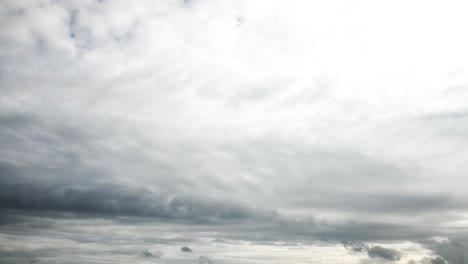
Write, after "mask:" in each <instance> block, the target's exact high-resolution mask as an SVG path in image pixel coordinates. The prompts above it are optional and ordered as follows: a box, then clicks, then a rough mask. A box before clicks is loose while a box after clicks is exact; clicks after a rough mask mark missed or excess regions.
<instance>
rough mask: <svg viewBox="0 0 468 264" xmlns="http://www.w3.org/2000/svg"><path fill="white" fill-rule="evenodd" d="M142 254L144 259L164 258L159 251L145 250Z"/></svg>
mask: <svg viewBox="0 0 468 264" xmlns="http://www.w3.org/2000/svg"><path fill="white" fill-rule="evenodd" d="M141 254H142V255H143V256H144V257H147V258H161V257H162V256H163V253H162V252H161V251H159V250H151V251H150V250H149V249H145V250H143V251H142V252H141Z"/></svg>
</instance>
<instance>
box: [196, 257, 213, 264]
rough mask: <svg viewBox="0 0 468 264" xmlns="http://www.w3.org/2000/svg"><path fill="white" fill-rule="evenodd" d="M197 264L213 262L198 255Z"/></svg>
mask: <svg viewBox="0 0 468 264" xmlns="http://www.w3.org/2000/svg"><path fill="white" fill-rule="evenodd" d="M198 264H213V262H212V261H211V259H209V258H208V257H205V256H200V257H199V258H198Z"/></svg>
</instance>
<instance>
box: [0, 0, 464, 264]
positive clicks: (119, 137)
mask: <svg viewBox="0 0 468 264" xmlns="http://www.w3.org/2000/svg"><path fill="white" fill-rule="evenodd" d="M465 9H466V8H465V7H464V4H462V3H461V1H460V2H456V1H455V2H451V3H449V4H444V5H440V4H437V3H435V2H434V3H429V2H428V1H421V2H415V3H413V4H408V3H406V2H405V1H392V2H388V3H385V4H375V3H373V2H370V1H348V0H343V1H342V2H340V4H335V3H333V4H330V3H325V2H319V1H313V2H310V1H297V2H294V4H285V2H284V1H278V0H271V1H270V0H269V1H262V0H260V1H244V0H240V1H221V2H215V1H205V0H197V1H179V0H170V1H165V0H156V1H142V2H138V3H134V2H129V1H123V0H116V1H94V0H84V1H69V0H60V1H48V0H47V1H44V0H30V1H13V0H5V1H0V10H2V11H1V14H0V26H1V28H2V29H4V30H1V32H0V60H1V63H0V91H1V92H0V127H1V129H0V146H1V149H0V207H1V209H2V212H5V214H2V216H1V217H0V224H2V227H3V226H8V227H11V226H14V225H15V221H16V220H18V219H19V220H21V221H18V224H20V225H24V226H27V227H30V229H28V230H30V232H37V228H36V229H35V228H33V226H34V225H35V224H37V225H38V226H41V227H44V228H48V229H49V230H50V231H53V230H54V228H57V227H56V226H53V225H50V221H49V220H47V221H44V222H39V223H38V222H36V220H35V219H36V218H37V217H39V215H41V214H42V215H47V217H52V216H53V217H55V218H60V217H62V218H63V221H70V219H69V218H68V217H67V215H68V214H71V215H73V216H74V217H84V218H86V217H89V218H92V219H94V220H95V219H96V218H97V219H99V218H102V219H106V218H109V217H115V218H118V219H121V218H120V217H124V218H125V219H127V220H128V219H129V218H131V219H132V221H134V222H135V223H138V224H142V223H145V222H146V221H150V220H151V221H153V220H154V221H157V222H158V223H159V224H161V226H165V227H166V225H163V224H164V223H165V224H174V225H182V226H183V227H185V228H190V229H194V230H199V229H204V228H206V229H210V230H211V231H212V232H214V233H216V236H217V238H219V239H223V238H225V239H237V240H247V241H250V242H254V243H263V244H274V243H276V242H277V241H282V242H284V243H302V242H304V241H314V240H321V241H341V240H347V241H361V242H362V243H372V242H382V243H383V242H388V241H400V240H404V241H407V240H409V241H419V240H426V239H428V238H430V237H432V236H446V235H449V234H450V233H451V232H453V230H451V227H452V226H459V225H462V226H463V225H464V224H460V223H464V221H465V219H466V213H467V211H468V202H467V195H466V188H467V185H466V182H464V181H463V180H461V179H464V177H465V174H466V171H468V165H467V162H466V156H467V153H468V147H467V144H466V134H467V133H466V132H467V131H468V130H467V126H466V125H465V124H466V123H467V122H466V121H467V116H468V115H467V114H466V113H467V111H466V110H467V109H466V108H467V105H466V101H467V100H466V94H467V93H466V90H467V89H466V84H467V83H468V79H467V77H466V76H467V75H466V69H467V68H468V66H467V64H466V61H468V53H467V49H466V46H468V39H467V38H466V37H465V35H464V34H459V32H464V30H465V28H464V26H463V25H466V24H467V18H466V15H465V13H464V11H463V10H465ZM415 14H416V15H415ZM415 16H416V18H415ZM279 17H281V19H278V18H279ZM395 17H398V18H399V19H398V20H397V21H396V20H395V19H394V18H395ZM434 17H438V18H441V19H438V20H434V19H433V18H434ZM366 21H372V23H367V22H366ZM414 32H419V33H420V34H414ZM400 40H404V41H400ZM442 179H443V180H442ZM136 218H141V219H140V220H135V219H136ZM422 223H423V224H422ZM207 226H208V227H207ZM77 229H79V228H77ZM90 229H92V228H90ZM72 233H73V234H80V231H79V230H74V231H73V232H72ZM76 236H77V237H75V238H70V240H72V241H75V240H76V241H78V240H80V239H82V237H80V236H79V235H76ZM176 237H177V236H176ZM187 237H188V238H187V239H189V241H180V244H185V243H192V241H190V239H194V240H197V237H196V236H195V237H192V236H187ZM22 239H24V238H22ZM147 239H148V240H149V238H147ZM152 239H153V240H152V241H159V242H161V243H165V242H166V243H169V242H170V241H172V242H171V243H174V244H177V239H173V238H167V237H164V236H162V237H155V238H152ZM13 240H14V239H13ZM89 240H92V239H90V238H86V241H89ZM83 241H84V240H83ZM434 243H435V242H434ZM438 243H439V242H438ZM447 243H449V242H447ZM462 244H463V243H462ZM429 245H431V247H432V246H433V247H434V248H433V251H434V252H436V251H437V252H439V253H434V254H436V255H438V256H440V258H442V259H445V260H446V261H447V262H449V261H451V262H454V263H457V259H454V258H455V257H454V258H452V259H450V260H449V256H458V257H459V255H460V254H459V253H455V252H454V251H451V250H452V249H453V248H456V245H455V244H453V245H450V246H449V244H447V245H446V246H445V248H444V246H443V245H444V244H428V247H429ZM179 246H180V245H178V247H179ZM439 247H440V248H439ZM348 248H350V250H352V251H356V252H368V254H369V256H371V255H372V256H373V257H375V259H395V258H397V255H398V254H397V253H396V252H394V251H392V250H390V249H387V248H382V247H377V248H375V247H374V248H365V247H363V246H362V245H357V244H356V245H354V244H353V245H348ZM371 249H372V250H371ZM453 250H455V249H453ZM13 251H14V249H12V252H13ZM140 251H141V248H139V249H138V250H134V251H132V252H133V254H134V255H136V254H138V253H139V252H140ZM164 252H166V251H164ZM197 252H198V247H197ZM370 252H372V253H370ZM457 252H458V251H457ZM457 254H458V255H457ZM445 255H447V258H446V256H445ZM462 256H463V255H462ZM56 262H60V263H63V261H62V262H61V261H56ZM108 262H112V261H108ZM129 262H131V261H129ZM458 262H460V261H459V260H458Z"/></svg>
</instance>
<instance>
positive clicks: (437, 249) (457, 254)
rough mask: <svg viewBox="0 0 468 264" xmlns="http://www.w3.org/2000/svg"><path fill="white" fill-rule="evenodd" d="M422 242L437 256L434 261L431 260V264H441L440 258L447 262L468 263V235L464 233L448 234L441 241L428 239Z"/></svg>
mask: <svg viewBox="0 0 468 264" xmlns="http://www.w3.org/2000/svg"><path fill="white" fill-rule="evenodd" d="M422 244H423V246H425V247H426V248H428V249H430V250H431V251H432V253H433V254H435V255H437V256H438V257H437V258H436V260H434V261H435V262H432V261H431V262H432V263H433V264H436V263H437V264H438V263H442V264H443V262H442V260H445V261H446V262H447V263H448V264H467V263H468V235H467V234H465V233H461V234H458V235H453V236H450V237H448V239H445V240H442V241H438V240H428V241H425V242H423V243H422Z"/></svg>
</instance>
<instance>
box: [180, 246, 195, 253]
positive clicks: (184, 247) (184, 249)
mask: <svg viewBox="0 0 468 264" xmlns="http://www.w3.org/2000/svg"><path fill="white" fill-rule="evenodd" d="M180 251H182V252H186V253H192V252H193V251H192V249H191V248H189V247H187V246H183V247H181V248H180Z"/></svg>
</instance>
